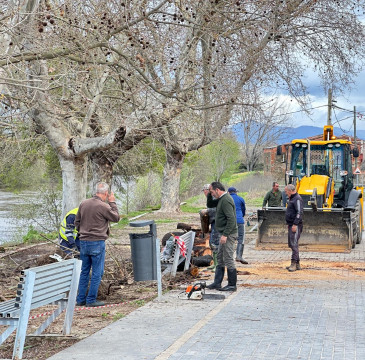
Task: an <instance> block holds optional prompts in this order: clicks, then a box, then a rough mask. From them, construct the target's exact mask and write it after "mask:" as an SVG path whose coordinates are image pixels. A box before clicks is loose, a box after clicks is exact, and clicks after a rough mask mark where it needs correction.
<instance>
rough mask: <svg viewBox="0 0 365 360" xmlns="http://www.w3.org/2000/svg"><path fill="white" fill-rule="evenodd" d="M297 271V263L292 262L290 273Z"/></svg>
mask: <svg viewBox="0 0 365 360" xmlns="http://www.w3.org/2000/svg"><path fill="white" fill-rule="evenodd" d="M296 270H297V262H296V261H294V260H292V261H291V264H290V266H289V267H288V271H290V272H292V271H296Z"/></svg>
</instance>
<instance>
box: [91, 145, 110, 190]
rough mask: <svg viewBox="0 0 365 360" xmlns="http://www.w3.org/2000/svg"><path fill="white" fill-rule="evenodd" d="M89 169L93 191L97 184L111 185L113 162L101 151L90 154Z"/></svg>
mask: <svg viewBox="0 0 365 360" xmlns="http://www.w3.org/2000/svg"><path fill="white" fill-rule="evenodd" d="M90 160H91V168H92V174H93V189H95V187H96V184H97V183H99V182H105V183H107V184H109V186H110V185H111V183H112V178H113V166H114V163H115V161H114V160H111V159H109V158H108V157H107V156H105V153H104V152H103V151H99V152H94V153H92V154H90Z"/></svg>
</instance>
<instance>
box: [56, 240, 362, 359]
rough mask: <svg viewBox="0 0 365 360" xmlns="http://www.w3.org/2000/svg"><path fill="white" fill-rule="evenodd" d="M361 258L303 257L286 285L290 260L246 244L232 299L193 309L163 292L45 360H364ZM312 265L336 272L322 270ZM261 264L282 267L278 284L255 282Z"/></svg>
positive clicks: (282, 253)
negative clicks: (321, 263) (326, 264)
mask: <svg viewBox="0 0 365 360" xmlns="http://www.w3.org/2000/svg"><path fill="white" fill-rule="evenodd" d="M364 250H365V240H364V241H363V242H362V243H361V244H359V245H356V248H355V249H354V250H352V251H351V253H314V252H306V253H302V254H301V257H302V261H303V263H304V264H306V265H305V269H304V270H302V271H301V272H296V273H293V277H292V278H291V277H288V275H287V274H288V273H287V271H286V270H285V265H284V261H286V262H287V263H289V261H288V259H289V258H290V252H288V251H285V250H282V251H258V250H255V249H254V244H253V241H252V242H251V243H249V244H247V245H245V253H244V255H245V258H246V259H247V260H249V261H250V265H249V266H248V267H245V269H246V270H248V271H250V268H252V274H251V275H248V276H242V275H241V276H239V284H240V286H239V288H238V291H237V292H236V293H232V294H226V295H227V296H226V298H225V299H224V300H222V299H214V298H212V297H211V296H210V298H206V299H204V300H202V301H192V300H182V299H179V293H180V292H179V291H172V292H169V293H168V294H165V295H164V296H163V297H162V299H161V300H159V301H158V300H155V301H153V302H150V303H148V304H147V305H145V306H143V307H142V308H139V309H137V310H135V311H134V312H132V313H131V314H129V315H128V316H126V317H125V318H123V319H121V320H118V321H116V322H115V323H113V324H111V325H110V326H108V327H106V328H104V329H102V330H100V331H99V332H97V333H95V334H94V335H92V336H90V337H88V338H86V339H84V340H82V341H80V342H78V343H77V344H75V345H73V346H71V347H70V348H68V349H65V350H63V351H61V352H60V353H58V354H56V355H54V356H52V357H51V358H50V359H52V360H65V359H68V360H69V359H70V360H71V359H75V360H83V359H85V360H86V359H87V360H93V359H98V360H103V359H108V360H114V359H115V360H116V359H118V360H119V359H122V360H129V359H130V360H141V359H151V360H152V359H156V360H165V359H171V360H173V359H174V360H175V359H184V360H185V359H186V360H200V359H201V360H203V359H204V360H209V359H229V360H234V359H240V360H246V359H247V360H251V359H252V360H253V359H255V360H259V359H265V360H279V359H289V360H292V359H311V360H317V359H331V360H337V359H338V360H344V359H346V360H352V359H357V360H363V359H365V272H364V259H365V257H364ZM318 261H330V262H336V263H340V264H337V266H330V268H328V269H323V268H321V267H318V264H319V263H318ZM264 262H265V263H268V264H269V266H270V264H271V263H272V264H278V263H281V265H280V267H277V268H276V270H278V271H279V275H280V272H281V271H282V274H283V276H282V278H280V276H279V277H276V278H271V277H265V276H262V275H259V276H258V275H255V274H253V272H254V270H253V269H254V268H255V265H256V266H257V265H258V264H261V263H264ZM341 263H344V264H346V263H352V264H353V266H352V267H348V266H341ZM304 271H307V272H309V271H311V272H312V273H313V274H315V275H316V276H313V278H310V277H309V278H308V277H303V276H301V273H303V272H304ZM324 271H325V272H326V274H327V276H321V274H323V272H324ZM328 273H329V276H328ZM317 274H318V276H317ZM331 274H333V278H332V277H331ZM207 294H209V295H213V296H214V295H218V296H219V295H222V293H220V292H218V291H207Z"/></svg>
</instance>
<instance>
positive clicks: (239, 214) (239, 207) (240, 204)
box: [228, 187, 248, 264]
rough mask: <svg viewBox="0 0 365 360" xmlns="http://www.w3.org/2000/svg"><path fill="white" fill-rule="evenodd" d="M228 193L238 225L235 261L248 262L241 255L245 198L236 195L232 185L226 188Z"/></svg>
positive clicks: (243, 241)
mask: <svg viewBox="0 0 365 360" xmlns="http://www.w3.org/2000/svg"><path fill="white" fill-rule="evenodd" d="M228 192H229V194H230V195H231V196H232V199H233V201H234V205H235V206H236V219H237V227H238V238H237V249H236V261H238V262H240V263H241V264H248V262H247V261H246V260H245V259H244V258H243V257H242V254H243V248H244V243H245V219H244V216H245V214H246V205H245V200H243V198H242V197H241V196H238V195H237V189H236V188H234V187H230V188H228Z"/></svg>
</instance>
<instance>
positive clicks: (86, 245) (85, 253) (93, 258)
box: [76, 240, 105, 304]
mask: <svg viewBox="0 0 365 360" xmlns="http://www.w3.org/2000/svg"><path fill="white" fill-rule="evenodd" d="M80 245H81V249H80V260H82V266H81V274H80V283H79V293H78V295H77V299H76V301H77V302H78V303H82V302H84V301H86V304H90V303H93V302H95V301H96V297H97V295H98V289H99V285H100V282H101V278H102V277H103V274H104V261H105V241H104V240H98V241H85V240H81V241H80ZM90 270H92V273H91V280H90V286H89V291H88V292H87V287H88V285H89V279H90ZM86 293H87V297H86Z"/></svg>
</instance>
